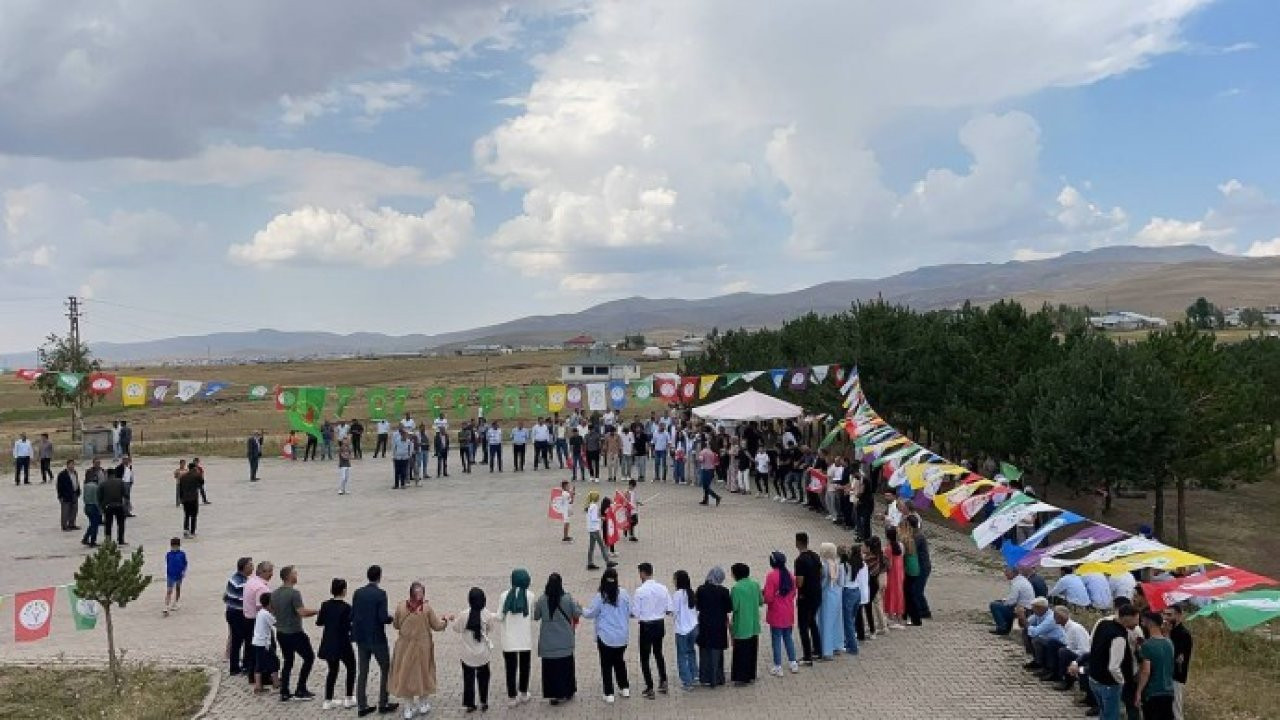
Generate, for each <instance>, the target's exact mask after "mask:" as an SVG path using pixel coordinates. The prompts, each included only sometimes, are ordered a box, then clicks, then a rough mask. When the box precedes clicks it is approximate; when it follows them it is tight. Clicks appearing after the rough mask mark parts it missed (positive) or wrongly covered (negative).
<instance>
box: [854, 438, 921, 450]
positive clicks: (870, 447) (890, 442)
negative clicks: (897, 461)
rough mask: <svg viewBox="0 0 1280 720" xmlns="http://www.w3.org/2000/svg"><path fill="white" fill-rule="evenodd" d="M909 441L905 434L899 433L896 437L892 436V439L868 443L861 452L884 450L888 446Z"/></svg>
mask: <svg viewBox="0 0 1280 720" xmlns="http://www.w3.org/2000/svg"><path fill="white" fill-rule="evenodd" d="M909 442H911V440H910V439H909V438H907V437H906V436H904V435H899V436H898V437H896V438H894V439H892V440H887V441H885V442H882V443H876V444H875V445H868V446H867V447H866V449H865V450H863V452H869V453H872V452H875V453H879V452H884V451H885V450H889V449H890V448H895V447H898V446H899V445H906V444H907V443H909Z"/></svg>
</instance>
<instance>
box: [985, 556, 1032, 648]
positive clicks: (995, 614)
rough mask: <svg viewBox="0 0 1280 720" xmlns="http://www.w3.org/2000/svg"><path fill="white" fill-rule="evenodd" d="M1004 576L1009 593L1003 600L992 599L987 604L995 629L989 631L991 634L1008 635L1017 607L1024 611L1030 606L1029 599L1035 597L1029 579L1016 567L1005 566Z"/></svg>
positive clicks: (1011, 628)
mask: <svg viewBox="0 0 1280 720" xmlns="http://www.w3.org/2000/svg"><path fill="white" fill-rule="evenodd" d="M1004 577H1005V579H1006V580H1008V581H1009V594H1008V595H1006V596H1005V597H1004V599H1003V600H993V601H992V602H991V604H990V605H988V608H989V609H990V610H991V618H992V620H994V621H995V624H996V626H995V629H993V630H992V631H991V633H992V634H993V635H1008V634H1009V633H1010V632H1011V631H1012V630H1013V619H1014V617H1015V615H1016V613H1017V610H1018V608H1022V609H1023V610H1024V611H1025V610H1026V609H1027V608H1029V607H1031V601H1032V600H1035V599H1036V594H1035V591H1034V590H1032V589H1031V583H1030V581H1028V580H1027V578H1026V577H1025V576H1023V575H1022V574H1021V573H1019V572H1018V570H1017V569H1016V568H1014V567H1012V566H1006V567H1005V569H1004Z"/></svg>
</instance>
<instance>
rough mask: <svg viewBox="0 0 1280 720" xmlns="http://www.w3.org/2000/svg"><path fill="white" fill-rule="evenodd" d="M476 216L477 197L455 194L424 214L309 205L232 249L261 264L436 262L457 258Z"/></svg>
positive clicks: (234, 255)
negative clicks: (468, 198)
mask: <svg viewBox="0 0 1280 720" xmlns="http://www.w3.org/2000/svg"><path fill="white" fill-rule="evenodd" d="M474 216H475V210H474V208H472V206H471V203H469V202H466V201H465V200H455V199H453V198H449V197H441V198H439V199H438V200H437V201H436V204H435V206H434V207H433V208H432V209H431V210H429V211H427V212H425V213H423V214H421V215H412V214H405V213H401V212H398V211H396V210H392V209H391V208H387V207H382V208H378V209H376V210H375V209H371V208H365V207H355V208H352V209H350V210H329V209H325V208H320V207H315V206H307V207H302V208H299V209H297V210H294V211H293V212H290V213H285V214H282V215H277V216H276V217H275V218H273V219H272V220H271V222H269V223H267V226H266V227H264V228H263V229H261V230H259V231H258V232H257V233H255V234H254V236H253V240H252V241H251V242H249V243H246V244H239V245H232V246H231V248H230V250H229V252H228V254H229V256H230V258H231V259H232V260H233V261H235V262H238V263H242V264H245V265H255V266H269V265H273V264H275V263H280V262H292V261H298V260H303V261H312V262H316V263H323V264H332V265H344V266H350V265H359V266H363V267H370V268H387V267H392V266H394V265H399V264H402V263H406V262H407V263H416V264H419V265H435V264H438V263H441V262H444V261H446V260H448V259H450V258H452V257H453V256H454V253H456V252H457V250H458V249H459V248H460V247H461V246H462V244H463V243H464V242H465V241H466V240H467V238H468V237H469V236H470V233H471V223H472V220H473V219H474Z"/></svg>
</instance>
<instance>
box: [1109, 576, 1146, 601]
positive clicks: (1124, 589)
mask: <svg viewBox="0 0 1280 720" xmlns="http://www.w3.org/2000/svg"><path fill="white" fill-rule="evenodd" d="M1107 584H1109V585H1110V586H1111V600H1112V602H1114V601H1115V600H1116V599H1117V598H1125V599H1126V600H1128V601H1130V602H1133V592H1134V590H1136V589H1137V586H1138V581H1137V580H1134V579H1133V573H1128V572H1119V573H1116V574H1115V575H1111V576H1110V577H1109V578H1108V581H1107Z"/></svg>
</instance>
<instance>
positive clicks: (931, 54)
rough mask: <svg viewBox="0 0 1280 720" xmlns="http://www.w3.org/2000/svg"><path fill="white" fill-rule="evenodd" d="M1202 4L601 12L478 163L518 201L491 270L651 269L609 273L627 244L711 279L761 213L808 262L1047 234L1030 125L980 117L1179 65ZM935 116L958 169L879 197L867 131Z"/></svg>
mask: <svg viewBox="0 0 1280 720" xmlns="http://www.w3.org/2000/svg"><path fill="white" fill-rule="evenodd" d="M1206 2H1207V0H1167V1H1165V2H1159V3H1141V4H1135V3H1114V2H1108V1H1106V0H1090V1H1088V2H1084V1H1082V2H1075V3H1068V4H1035V5H1027V4H1022V3H1008V2H1002V1H1000V0H985V1H981V2H969V3H952V2H944V1H942V0H936V1H934V2H929V3H926V4H925V5H923V6H922V5H921V4H920V3H916V4H914V5H911V6H910V7H907V6H903V5H901V4H893V3H877V2H848V1H843V0H842V1H837V0H830V1H828V2H814V3H803V4H799V5H796V4H776V3H775V4H764V3H762V4H759V5H753V6H752V9H751V11H750V12H744V11H742V9H741V5H740V3H735V2H729V0H718V1H709V2H701V3H679V4H672V3H663V2H643V1H640V0H635V1H632V2H626V3H616V2H604V3H597V4H596V5H595V6H594V7H593V9H592V11H591V12H590V13H589V14H588V15H587V16H586V19H585V20H583V21H582V22H581V23H580V24H578V25H577V26H575V27H574V28H573V29H572V30H571V31H570V32H569V34H568V36H567V39H566V42H565V43H564V44H563V46H562V47H560V48H558V49H556V50H554V51H552V52H549V53H547V54H545V55H543V56H540V57H539V58H538V59H537V60H536V62H535V69H536V71H537V76H536V79H535V80H534V82H533V83H532V85H531V86H530V88H529V90H528V92H527V93H525V95H524V96H523V98H521V99H520V100H521V101H522V103H521V108H522V111H521V112H520V114H519V115H517V116H515V117H513V118H511V119H510V120H508V121H506V122H504V123H503V124H502V125H501V126H499V127H498V128H497V129H495V130H494V131H493V132H491V133H489V134H488V135H486V136H485V137H483V138H482V139H480V140H479V141H478V142H477V143H476V145H475V156H476V160H477V164H478V165H479V166H480V167H481V168H482V169H484V170H485V171H486V172H488V173H489V174H490V175H491V176H493V177H494V178H496V179H497V180H498V182H499V183H500V184H501V186H502V187H504V188H508V189H512V190H516V191H519V192H521V193H522V194H523V209H522V212H521V213H520V214H519V215H518V216H517V217H515V218H512V219H510V220H509V221H507V222H506V223H504V224H502V225H501V226H500V228H499V229H498V231H497V232H495V233H494V234H493V235H492V237H491V238H490V239H489V245H490V248H491V251H492V252H493V253H494V254H495V255H497V256H498V257H499V258H502V259H504V260H505V261H506V262H508V263H510V264H512V265H514V266H517V267H520V268H521V269H523V270H524V271H526V272H534V273H539V272H546V273H550V272H555V273H579V272H593V271H599V270H593V269H592V268H593V267H594V266H596V265H604V266H606V267H608V268H612V269H617V268H619V267H621V268H625V269H626V270H627V271H628V272H635V273H639V272H643V271H645V270H648V269H651V268H652V267H653V265H647V266H646V265H639V264H631V265H627V264H625V263H623V262H621V258H622V256H623V254H624V252H625V250H626V249H629V248H634V247H637V246H639V247H644V248H652V249H654V250H659V249H660V250H664V251H665V253H657V252H654V253H652V255H650V256H648V257H649V259H651V260H652V262H654V263H662V262H664V258H665V259H668V260H666V261H668V262H669V258H670V257H672V256H673V255H682V256H692V257H694V258H698V259H699V261H701V262H705V263H708V264H710V265H715V264H718V263H719V262H720V261H722V260H723V258H724V257H726V256H727V255H728V254H731V253H734V254H736V253H741V252H750V251H752V250H754V249H757V248H758V247H761V246H767V247H768V248H769V249H774V248H776V246H777V245H776V243H775V242H774V238H773V237H770V233H768V232H751V233H744V232H741V230H742V227H743V225H742V223H743V222H744V221H743V218H742V214H743V212H744V208H745V207H748V206H752V205H755V206H759V205H760V204H765V203H768V202H769V200H770V198H777V205H776V207H775V210H776V211H779V212H781V213H782V214H784V215H785V216H786V218H787V219H788V220H789V221H790V229H789V239H788V245H789V246H790V247H791V248H792V249H794V250H798V251H802V252H804V253H807V254H814V255H818V256H824V255H831V256H833V257H835V256H839V253H841V252H843V251H848V250H853V249H867V248H871V247H876V248H880V247H884V245H885V244H886V243H894V244H895V247H896V248H897V249H898V250H899V252H895V253H894V254H893V256H892V258H890V257H888V256H885V255H884V254H881V255H879V256H877V260H879V261H881V262H884V263H895V264H896V265H897V266H899V267H901V266H903V265H911V264H918V263H920V262H927V261H937V260H940V259H960V258H971V257H973V256H974V255H975V254H983V255H990V254H992V253H991V249H992V247H993V246H995V247H997V248H999V247H1001V246H1003V247H1008V246H1009V245H1010V244H1011V242H1012V241H1011V240H1010V237H1011V236H1016V235H1018V234H1021V233H1022V232H1024V231H1025V230H1026V228H1027V227H1031V228H1033V229H1035V230H1036V232H1043V231H1044V229H1043V228H1041V227H1040V225H1041V224H1043V223H1044V222H1045V218H1044V215H1043V208H1042V207H1041V203H1040V202H1038V201H1037V198H1036V188H1035V185H1036V180H1037V176H1038V174H1039V168H1038V161H1039V157H1038V156H1039V128H1038V126H1037V124H1036V122H1035V121H1034V119H1032V118H1031V117H1029V116H1028V115H1026V114H1024V113H1021V112H1017V111H1013V112H1000V113H996V112H992V110H991V108H993V107H998V106H1007V105H1008V104H1009V102H1010V101H1013V100H1016V99H1018V98H1021V97H1024V96H1027V95H1029V94H1032V93H1035V92H1037V91H1040V90H1043V89H1046V88H1051V87H1060V86H1072V85H1080V84H1086V83H1091V82H1094V81H1097V80H1100V79H1102V78H1106V77H1109V76H1112V75H1116V74H1120V73H1124V72H1127V71H1130V70H1133V69H1136V68H1141V67H1142V66H1144V64H1145V63H1147V62H1148V61H1149V60H1150V59H1151V58H1152V57H1154V56H1157V55H1159V54H1162V53H1166V52H1170V51H1173V50H1176V49H1178V48H1179V47H1181V40H1180V38H1179V36H1178V31H1179V25H1180V22H1181V20H1182V19H1183V18H1184V17H1185V16H1186V15H1187V14H1188V13H1190V12H1191V11H1193V10H1194V9H1196V8H1197V7H1199V6H1201V5H1204V4H1206ZM726 69H731V71H727V70H726ZM939 110H943V111H948V110H950V111H954V110H961V111H968V112H970V113H971V116H970V119H969V120H968V121H967V122H966V123H964V124H963V126H962V127H960V128H958V133H959V137H960V142H961V145H962V147H963V148H964V149H965V151H966V152H967V153H968V154H969V159H968V161H967V165H968V166H967V167H966V168H964V169H963V170H960V169H950V168H944V167H938V168H933V169H931V170H928V171H926V172H924V173H923V174H922V176H921V177H920V179H919V180H918V181H917V182H916V183H914V184H913V185H911V186H910V188H909V189H908V190H907V191H906V192H898V191H896V190H894V189H893V188H891V187H889V186H888V185H887V184H886V181H885V180H884V177H883V175H884V173H883V172H882V169H881V167H880V158H879V156H878V155H877V153H876V149H875V146H874V139H875V137H876V135H877V133H878V132H882V131H883V130H884V129H885V128H886V127H889V126H891V125H892V124H893V123H894V122H897V121H898V120H899V119H901V118H904V117H910V116H912V114H916V113H921V112H926V113H933V112H935V111H939ZM654 200H661V202H653V201H654ZM1087 211H1088V210H1087V208H1085V209H1079V210H1073V211H1072V212H1077V213H1086V212H1087ZM1095 211H1096V212H1098V213H1099V214H1100V215H1101V216H1103V217H1101V218H1099V219H1097V220H1096V222H1097V223H1099V224H1101V223H1104V222H1114V221H1115V220H1116V219H1117V218H1116V216H1115V215H1112V214H1110V211H1105V210H1101V209H1096V208H1095ZM1068 221H1077V218H1076V217H1075V216H1074V215H1070V216H1069V217H1068ZM1078 221H1079V222H1082V223H1086V222H1087V221H1088V222H1094V221H1091V220H1089V218H1087V217H1085V216H1081V217H1080V218H1078ZM1059 230H1061V228H1059ZM996 252H1000V250H997V251H996ZM602 258H612V261H610V262H604V261H602ZM642 259H644V258H642Z"/></svg>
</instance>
